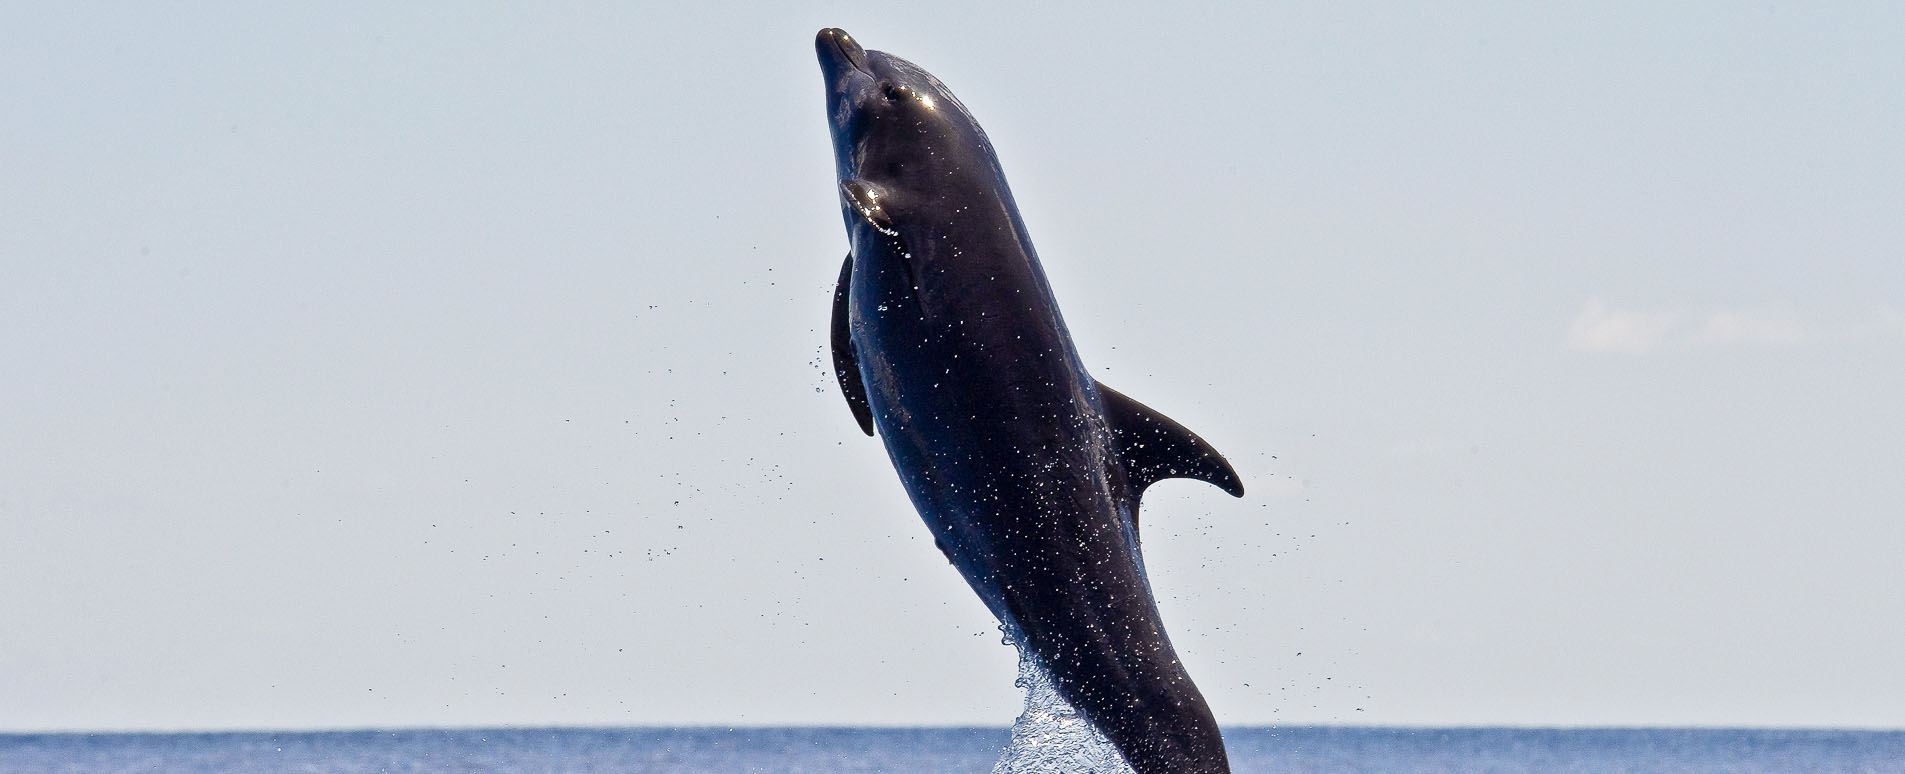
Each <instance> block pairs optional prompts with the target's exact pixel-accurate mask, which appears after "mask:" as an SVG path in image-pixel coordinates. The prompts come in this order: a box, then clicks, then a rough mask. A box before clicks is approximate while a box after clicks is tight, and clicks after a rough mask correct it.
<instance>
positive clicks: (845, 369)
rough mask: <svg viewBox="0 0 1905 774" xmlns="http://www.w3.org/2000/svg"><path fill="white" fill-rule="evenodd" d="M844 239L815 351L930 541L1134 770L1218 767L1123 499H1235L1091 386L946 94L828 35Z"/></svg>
mask: <svg viewBox="0 0 1905 774" xmlns="http://www.w3.org/2000/svg"><path fill="white" fill-rule="evenodd" d="M815 48H816V49H817V50H818V53H819V56H820V65H821V69H822V70H823V71H824V72H825V76H826V81H827V89H828V91H827V114H828V118H829V121H830V126H831V129H832V132H833V144H834V159H835V164H836V167H837V172H838V176H839V195H840V204H841V214H842V216H843V217H844V219H845V222H846V228H847V236H848V240H849V242H850V244H851V246H852V248H851V252H849V253H848V255H847V259H846V263H845V265H843V266H842V267H841V269H840V280H839V284H838V286H837V288H836V290H835V291H834V308H833V360H834V367H835V371H836V373H837V375H838V376H839V378H840V388H841V391H842V392H844V393H845V394H846V398H847V406H848V407H849V408H850V409H852V411H853V416H854V418H855V419H856V420H857V421H858V422H859V424H860V428H861V429H862V430H863V431H865V432H866V433H867V434H868V435H872V434H873V432H874V430H875V428H878V430H879V436H880V439H881V440H882V441H883V442H884V443H885V445H886V451H887V454H888V456H889V457H891V458H892V461H893V467H894V469H895V470H897V471H898V472H899V476H900V480H901V482H902V483H903V484H904V485H905V487H906V491H907V494H909V495H910V496H911V497H912V500H913V505H914V506H915V507H916V508H918V509H919V513H920V516H921V518H923V519H924V520H925V521H926V525H927V527H928V528H930V529H931V530H932V532H933V537H934V540H935V541H936V543H937V544H938V546H939V549H940V551H942V552H944V553H945V555H946V558H947V559H949V560H951V561H952V563H953V565H954V566H955V567H957V568H958V569H959V572H960V573H961V574H962V575H964V576H965V578H966V582H967V583H969V584H971V586H972V589H973V591H975V592H977V593H978V594H979V597H980V598H981V599H983V600H984V601H985V603H986V605H987V606H988V607H989V608H991V610H992V613H993V615H994V616H997V617H998V619H999V621H1000V622H1001V623H1002V624H1003V625H1004V626H1005V627H1007V629H1008V631H1009V632H1010V633H1011V635H1012V637H1013V639H1014V640H1015V641H1016V642H1017V643H1019V645H1020V647H1021V648H1029V649H1030V651H1031V653H1032V654H1034V655H1035V656H1036V658H1037V659H1038V661H1039V662H1040V663H1041V664H1042V666H1043V667H1044V668H1045V669H1046V670H1047V671H1048V672H1049V673H1050V674H1051V676H1052V678H1053V682H1054V683H1055V684H1056V685H1057V687H1058V690H1059V693H1060V695H1062V696H1063V697H1064V698H1065V699H1066V700H1067V701H1068V702H1070V703H1071V705H1072V706H1073V707H1075V708H1077V709H1078V710H1079V711H1080V712H1081V713H1082V714H1083V715H1084V716H1085V717H1086V718H1087V719H1089V720H1090V721H1091V723H1092V724H1093V725H1094V726H1095V727H1096V728H1097V729H1098V730H1099V731H1100V732H1102V733H1103V734H1104V735H1105V736H1106V737H1107V738H1108V739H1110V740H1111V742H1112V743H1113V744H1114V745H1116V746H1117V748H1118V750H1119V752H1120V753H1122V754H1123V755H1124V757H1125V760H1126V761H1127V762H1128V763H1130V764H1131V767H1132V768H1133V769H1135V770H1136V771H1138V772H1140V774H1154V773H1156V772H1173V773H1174V774H1187V773H1192V772H1228V771H1229V764H1228V763H1227V760H1226V758H1225V755H1224V746H1223V739H1222V737H1221V736H1220V734H1219V732H1218V729H1217V723H1216V721H1215V719H1213V718H1212V716H1211V712H1210V709H1209V708H1208V707H1207V706H1206V705H1205V703H1204V698H1203V696H1202V695H1201V694H1200V693H1198V690H1197V687H1196V686H1195V685H1194V684H1192V682H1191V679H1190V675H1189V674H1187V673H1186V672H1185V670H1184V667H1183V666H1182V665H1181V664H1179V663H1178V658H1177V653H1176V652H1175V651H1174V650H1173V649H1172V647H1171V641H1170V639H1169V638H1168V637H1166V636H1165V633H1164V624H1163V622H1162V621H1161V620H1160V618H1159V616H1158V609H1157V602H1156V600H1155V599H1154V598H1153V597H1152V594H1151V587H1150V582H1149V580H1148V579H1146V577H1145V573H1144V560H1143V556H1142V553H1141V551H1140V549H1139V543H1138V500H1139V497H1140V495H1141V494H1142V493H1143V492H1144V489H1145V487H1147V486H1149V485H1150V484H1152V483H1153V482H1155V481H1158V480H1161V479H1166V478H1194V479H1200V480H1203V481H1208V482H1210V483H1212V484H1215V485H1217V486H1219V487H1221V488H1223V490H1224V491H1226V492H1229V493H1230V494H1233V495H1237V496H1242V495H1243V485H1242V483H1241V482H1239V481H1238V479H1237V475H1236V472H1235V471H1233V470H1232V469H1231V467H1230V464H1229V463H1227V462H1225V461H1224V458H1223V457H1222V456H1221V455H1219V454H1218V453H1217V452H1216V451H1215V450H1213V449H1211V448H1210V446H1209V445H1208V444H1206V443H1205V442H1204V441H1203V439H1201V438H1198V437H1197V435H1196V434H1194V433H1192V432H1191V431H1189V430H1187V429H1185V428H1184V427H1183V426H1182V425H1179V424H1178V423H1176V422H1173V421H1171V420H1170V419H1168V418H1166V417H1165V416H1163V415H1162V414H1159V413H1157V412H1156V411H1153V410H1151V409H1150V408H1147V407H1145V406H1144V405H1143V404H1141V403H1138V402H1137V401H1134V400H1132V399H1130V398H1127V397H1125V396H1124V395H1121V394H1119V393H1118V392H1116V391H1114V390H1112V389H1111V388H1109V387H1106V386H1104V385H1102V384H1099V383H1098V382H1097V381H1095V380H1094V379H1092V377H1091V375H1090V374H1089V372H1087V371H1086V370H1085V366H1084V365H1083V363H1082V362H1081V361H1080V360H1079V357H1078V351H1077V349H1076V348H1075V347H1074V346H1073V345H1072V339H1071V334H1070V333H1068V332H1067V331H1066V329H1065V323H1064V320H1062V319H1061V318H1060V317H1059V313H1058V305H1057V303H1056V302H1055V300H1054V299H1053V296H1052V291H1051V288H1050V287H1049V286H1048V285H1047V283H1046V280H1045V272H1044V270H1043V269H1042V268H1040V266H1039V262H1038V256H1037V254H1036V253H1034V252H1033V250H1032V242H1031V240H1030V238H1028V237H1027V235H1026V231H1025V224H1024V223H1022V222H1020V220H1019V212H1018V207H1017V206H1016V205H1014V204H1013V201H1012V193H1011V191H1010V190H1009V189H1008V188H1007V187H1006V182H1005V175H1004V173H1003V172H1001V170H1000V168H999V162H998V159H997V158H996V156H995V155H994V153H993V150H992V144H991V142H990V141H988V140H987V139H986V135H985V132H984V131H982V130H981V129H980V128H979V124H978V123H977V122H975V121H974V120H973V118H972V116H971V115H969V114H968V113H967V112H966V108H965V106H964V105H961V104H960V103H959V100H957V99H955V98H954V97H953V95H952V92H950V91H948V90H947V89H946V87H945V85H943V84H941V83H940V82H939V80H938V79H936V78H934V77H933V76H932V75H931V74H929V73H927V72H926V71H924V70H921V69H920V68H919V67H917V66H915V65H913V64H912V63H911V62H908V61H906V60H904V59H900V58H899V57H896V56H892V55H889V54H885V53H882V52H879V51H868V50H865V49H863V48H861V47H860V45H859V44H857V43H855V42H854V41H853V39H852V38H851V37H848V36H847V33H845V32H843V31H841V30H838V29H826V30H822V31H821V32H820V34H819V36H818V38H817V39H816V40H815Z"/></svg>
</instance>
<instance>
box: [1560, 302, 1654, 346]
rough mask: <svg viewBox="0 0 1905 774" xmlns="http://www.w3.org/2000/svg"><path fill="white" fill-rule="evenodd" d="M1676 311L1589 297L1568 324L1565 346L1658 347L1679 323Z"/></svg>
mask: <svg viewBox="0 0 1905 774" xmlns="http://www.w3.org/2000/svg"><path fill="white" fill-rule="evenodd" d="M1680 321H1681V314H1680V313H1679V312H1676V311H1671V310H1665V311H1647V310H1636V309H1620V308H1616V307H1612V306H1609V305H1608V304H1607V303H1606V302H1604V301H1602V300H1601V299H1598V298H1594V299H1589V300H1588V303H1587V308H1586V309H1583V310H1581V314H1580V315H1578V316H1576V317H1575V318H1574V323H1573V324H1572V325H1569V326H1568V348H1570V349H1574V350H1577V351H1580V352H1614V353H1626V354H1641V353H1645V352H1652V351H1654V350H1656V349H1659V348H1660V347H1661V346H1662V345H1663V344H1665V343H1666V342H1667V337H1668V335H1669V334H1671V333H1672V332H1673V331H1674V329H1675V328H1676V327H1677V326H1678V325H1679V324H1680Z"/></svg>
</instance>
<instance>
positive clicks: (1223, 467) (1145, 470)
mask: <svg viewBox="0 0 1905 774" xmlns="http://www.w3.org/2000/svg"><path fill="white" fill-rule="evenodd" d="M1098 395H1099V397H1100V398H1102V399H1103V400H1104V403H1105V419H1106V420H1107V421H1108V422H1109V423H1110V425H1111V434H1112V439H1113V442H1114V443H1115V444H1116V445H1117V448H1118V457H1119V461H1120V462H1122V463H1123V464H1124V474H1125V481H1126V482H1128V483H1129V484H1130V485H1131V496H1132V497H1133V498H1134V499H1135V498H1136V497H1137V496H1138V495H1141V494H1143V493H1144V489H1145V487H1148V486H1150V485H1152V484H1154V483H1157V482H1159V481H1162V480H1164V479H1167V478H1194V479H1197V480H1199V481H1203V482H1206V483H1209V484H1213V485H1215V486H1216V487H1217V488H1218V489H1222V490H1224V491H1225V492H1228V493H1229V494H1230V496H1232V497H1242V496H1244V484H1243V481H1242V480H1241V479H1239V478H1237V471H1235V470H1232V469H1231V467H1230V463H1229V462H1227V461H1225V460H1224V455H1222V454H1218V453H1217V450H1216V449H1213V448H1211V447H1210V444H1209V443H1207V442H1205V441H1204V439H1202V438H1199V437H1197V434H1196V433H1193V432H1191V431H1190V430H1189V429H1187V428H1185V427H1184V426H1183V425H1180V424H1178V423H1177V422H1174V421H1172V420H1171V418H1170V417H1167V416H1165V415H1163V414H1159V413H1158V412H1156V411H1154V410H1152V409H1151V407H1149V406H1146V405H1144V404H1142V403H1139V402H1137V401H1135V400H1132V399H1130V398H1128V397H1125V395H1124V393H1121V392H1118V391H1117V390H1114V389H1111V388H1110V387H1106V386H1105V385H1104V383H1103V382H1100V383H1099V384H1098Z"/></svg>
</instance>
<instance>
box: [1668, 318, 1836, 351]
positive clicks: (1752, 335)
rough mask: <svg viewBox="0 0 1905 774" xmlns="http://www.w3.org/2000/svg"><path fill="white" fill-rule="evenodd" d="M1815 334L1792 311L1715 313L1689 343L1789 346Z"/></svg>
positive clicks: (1730, 345)
mask: <svg viewBox="0 0 1905 774" xmlns="http://www.w3.org/2000/svg"><path fill="white" fill-rule="evenodd" d="M1812 334H1813V331H1812V326H1811V325H1810V324H1808V323H1807V322H1806V321H1804V320H1801V319H1799V316H1798V315H1796V314H1794V313H1793V311H1792V310H1791V309H1785V308H1758V309H1715V310H1713V311H1711V312H1708V313H1707V314H1706V318H1705V319H1704V320H1703V321H1702V322H1701V324H1700V326H1699V328H1697V329H1695V330H1693V331H1690V332H1689V333H1688V335H1687V339H1686V341H1687V344H1688V345H1690V346H1695V347H1722V348H1725V347H1753V346H1789V345H1792V344H1798V343H1800V342H1802V341H1805V340H1806V339H1808V338H1810V337H1811V336H1812Z"/></svg>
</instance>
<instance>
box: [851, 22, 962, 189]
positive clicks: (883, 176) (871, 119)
mask: <svg viewBox="0 0 1905 774" xmlns="http://www.w3.org/2000/svg"><path fill="white" fill-rule="evenodd" d="M814 49H815V51H816V53H817V54H819V56H820V69H821V72H822V74H823V76H824V77H825V78H826V81H827V117H828V128H829V129H831V130H832V132H833V147H834V162H835V166H836V167H837V169H838V172H839V176H840V180H841V181H842V182H845V181H849V180H860V181H862V182H864V183H866V184H869V185H873V186H877V187H879V188H880V189H883V190H886V191H889V192H894V193H897V192H900V191H904V190H906V189H908V188H911V187H913V186H911V185H909V182H911V181H918V182H919V183H924V182H925V181H926V180H929V179H931V180H935V182H936V184H943V183H940V181H943V180H944V174H945V172H946V170H947V169H948V168H950V167H955V166H963V167H965V168H966V169H965V171H967V172H969V173H980V174H985V175H988V176H992V175H997V174H998V170H997V162H996V161H994V160H993V154H992V144H991V143H990V142H988V141H987V140H986V136H985V132H984V131H982V130H980V128H979V124H978V122H977V121H974V120H973V119H972V115H971V114H969V113H967V112H966V106H965V105H962V104H960V102H959V100H958V98H956V97H954V96H953V94H952V91H951V90H949V89H947V88H946V85H945V84H943V83H940V82H939V79H938V78H934V77H933V76H932V74H931V73H928V72H926V71H925V70H922V69H920V68H919V66H917V65H915V64H913V63H912V62H908V61H906V60H904V59H901V58H899V57H897V56H893V55H891V54H887V53H885V52H882V51H868V50H867V49H865V48H861V47H860V44H859V43H856V42H854V40H853V38H852V36H849V35H848V34H847V33H846V31H845V30H841V29H837V28H832V27H829V28H827V29H824V30H821V31H820V34H819V35H817V36H815V38H814ZM978 159H984V160H985V163H984V164H973V163H972V162H974V161H976V160H978ZM973 166H982V167H984V168H983V169H971V167H973Z"/></svg>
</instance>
